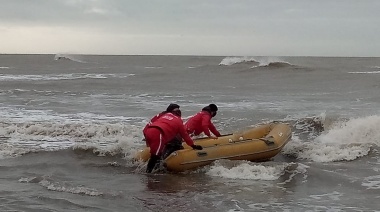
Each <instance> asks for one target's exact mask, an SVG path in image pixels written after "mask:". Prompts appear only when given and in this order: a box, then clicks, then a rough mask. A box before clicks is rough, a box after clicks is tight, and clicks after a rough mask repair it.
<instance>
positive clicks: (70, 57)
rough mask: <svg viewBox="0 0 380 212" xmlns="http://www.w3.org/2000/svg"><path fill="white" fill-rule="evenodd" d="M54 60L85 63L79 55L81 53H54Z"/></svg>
mask: <svg viewBox="0 0 380 212" xmlns="http://www.w3.org/2000/svg"><path fill="white" fill-rule="evenodd" d="M54 60H57V61H74V62H78V63H87V62H86V61H84V60H83V59H82V57H81V55H76V54H56V55H55V56H54Z"/></svg>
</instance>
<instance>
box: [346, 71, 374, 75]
mask: <svg viewBox="0 0 380 212" xmlns="http://www.w3.org/2000/svg"><path fill="white" fill-rule="evenodd" d="M348 73H349V74H380V71H362V72H358V71H354V72H348Z"/></svg>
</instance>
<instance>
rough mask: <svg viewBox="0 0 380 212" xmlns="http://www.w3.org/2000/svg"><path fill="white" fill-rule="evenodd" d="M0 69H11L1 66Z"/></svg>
mask: <svg viewBox="0 0 380 212" xmlns="http://www.w3.org/2000/svg"><path fill="white" fill-rule="evenodd" d="M0 69H9V67H8V66H0Z"/></svg>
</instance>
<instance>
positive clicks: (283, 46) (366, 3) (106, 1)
mask: <svg viewBox="0 0 380 212" xmlns="http://www.w3.org/2000/svg"><path fill="white" fill-rule="evenodd" d="M0 53H52V54H56V53H71V54H123V55H124V54H126V55H136V54H138V55H140V54H149V55H152V54H160V55H221V56H375V57H378V56H380V0H0Z"/></svg>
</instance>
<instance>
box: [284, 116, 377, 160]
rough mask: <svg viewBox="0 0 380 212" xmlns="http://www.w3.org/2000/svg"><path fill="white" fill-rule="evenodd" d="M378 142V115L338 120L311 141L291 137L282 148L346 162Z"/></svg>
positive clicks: (302, 156) (312, 157) (307, 156)
mask: <svg viewBox="0 0 380 212" xmlns="http://www.w3.org/2000/svg"><path fill="white" fill-rule="evenodd" d="M379 145H380V116H377V115H375V116H367V117H363V118H353V119H351V120H348V121H339V122H337V123H335V124H334V125H332V126H331V128H330V129H329V130H327V131H326V132H325V133H324V134H322V135H320V136H318V137H317V138H316V139H315V140H313V141H311V142H305V141H301V140H300V139H299V138H298V137H297V136H293V138H292V140H291V142H289V143H288V144H287V145H286V146H285V147H284V149H283V151H284V153H285V154H290V155H294V156H296V157H297V158H299V159H307V160H312V161H316V162H331V161H344V160H346V161H350V160H355V159H357V158H359V157H363V156H365V155H367V154H368V153H369V151H370V150H371V146H379Z"/></svg>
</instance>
